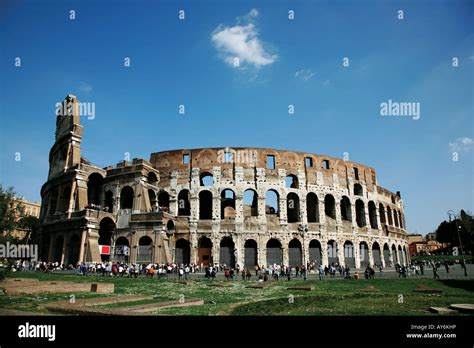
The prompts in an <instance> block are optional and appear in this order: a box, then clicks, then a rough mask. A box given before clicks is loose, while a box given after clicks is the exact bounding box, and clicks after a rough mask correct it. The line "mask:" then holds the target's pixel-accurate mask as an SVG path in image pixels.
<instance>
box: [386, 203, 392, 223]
mask: <svg viewBox="0 0 474 348" xmlns="http://www.w3.org/2000/svg"><path fill="white" fill-rule="evenodd" d="M387 218H388V224H389V225H390V226H393V216H392V209H390V207H388V206H387Z"/></svg>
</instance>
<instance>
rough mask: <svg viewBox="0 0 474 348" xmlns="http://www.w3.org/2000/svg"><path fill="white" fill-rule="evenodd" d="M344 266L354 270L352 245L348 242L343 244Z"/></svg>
mask: <svg viewBox="0 0 474 348" xmlns="http://www.w3.org/2000/svg"><path fill="white" fill-rule="evenodd" d="M344 264H345V265H346V266H349V267H350V268H355V253H354V244H353V243H352V242H351V241H350V240H346V241H345V243H344Z"/></svg>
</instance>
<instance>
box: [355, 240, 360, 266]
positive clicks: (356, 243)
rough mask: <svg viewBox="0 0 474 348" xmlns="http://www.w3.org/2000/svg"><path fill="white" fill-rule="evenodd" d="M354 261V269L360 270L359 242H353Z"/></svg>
mask: <svg viewBox="0 0 474 348" xmlns="http://www.w3.org/2000/svg"><path fill="white" fill-rule="evenodd" d="M354 261H355V268H360V246H359V242H358V241H355V242H354Z"/></svg>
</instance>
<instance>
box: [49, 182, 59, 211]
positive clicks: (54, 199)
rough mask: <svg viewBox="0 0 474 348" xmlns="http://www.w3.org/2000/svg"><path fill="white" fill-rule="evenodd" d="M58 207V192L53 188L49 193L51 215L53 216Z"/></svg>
mask: <svg viewBox="0 0 474 348" xmlns="http://www.w3.org/2000/svg"><path fill="white" fill-rule="evenodd" d="M57 207H58V190H57V188H53V189H52V190H51V191H50V193H49V215H53V214H54V213H55V212H56V209H57Z"/></svg>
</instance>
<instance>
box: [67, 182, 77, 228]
mask: <svg viewBox="0 0 474 348" xmlns="http://www.w3.org/2000/svg"><path fill="white" fill-rule="evenodd" d="M76 186H77V183H76V180H74V181H73V182H72V184H71V192H70V194H69V205H68V207H67V218H68V219H70V218H71V213H72V212H73V211H74V206H75V199H74V197H75V196H76Z"/></svg>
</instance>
